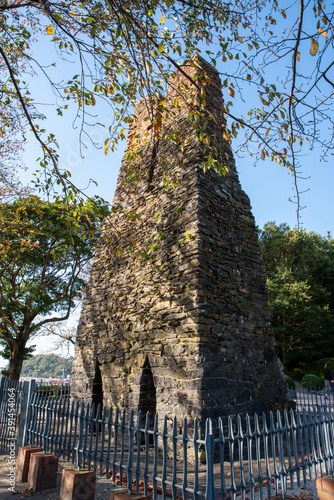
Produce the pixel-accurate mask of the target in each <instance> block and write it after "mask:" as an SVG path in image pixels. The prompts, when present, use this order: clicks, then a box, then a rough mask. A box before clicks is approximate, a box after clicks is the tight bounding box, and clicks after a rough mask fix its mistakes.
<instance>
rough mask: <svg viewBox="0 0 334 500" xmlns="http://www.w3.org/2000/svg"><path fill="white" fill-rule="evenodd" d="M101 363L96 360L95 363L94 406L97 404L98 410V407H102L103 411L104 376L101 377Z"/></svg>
mask: <svg viewBox="0 0 334 500" xmlns="http://www.w3.org/2000/svg"><path fill="white" fill-rule="evenodd" d="M100 366H101V363H100V362H99V360H98V359H97V360H96V363H95V375H94V378H93V387H92V404H93V403H95V408H96V409H97V407H98V405H101V410H102V406H103V387H102V376H101V369H100Z"/></svg>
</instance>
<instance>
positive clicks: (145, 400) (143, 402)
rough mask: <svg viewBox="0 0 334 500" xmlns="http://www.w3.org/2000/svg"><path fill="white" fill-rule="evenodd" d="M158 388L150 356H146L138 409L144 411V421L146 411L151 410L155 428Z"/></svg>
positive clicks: (151, 424) (151, 425)
mask: <svg viewBox="0 0 334 500" xmlns="http://www.w3.org/2000/svg"><path fill="white" fill-rule="evenodd" d="M156 408H157V402H156V390H155V385H154V381H153V374H152V370H151V366H150V362H149V360H148V357H147V356H146V359H145V362H144V365H143V372H142V375H141V377H140V392H139V405H138V409H139V410H141V411H142V415H143V422H145V420H144V419H145V418H146V413H147V412H148V411H149V412H150V427H151V428H153V424H154V417H155V414H156Z"/></svg>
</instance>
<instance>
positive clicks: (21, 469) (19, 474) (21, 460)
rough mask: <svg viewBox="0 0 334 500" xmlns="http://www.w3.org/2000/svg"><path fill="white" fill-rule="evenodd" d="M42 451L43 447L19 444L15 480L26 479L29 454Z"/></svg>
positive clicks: (23, 481) (25, 480)
mask: <svg viewBox="0 0 334 500" xmlns="http://www.w3.org/2000/svg"><path fill="white" fill-rule="evenodd" d="M41 451H43V448H37V447H32V446H20V448H19V450H18V453H17V459H16V468H15V480H16V481H22V483H26V482H27V481H28V473H29V464H30V456H31V454H32V453H37V452H41Z"/></svg>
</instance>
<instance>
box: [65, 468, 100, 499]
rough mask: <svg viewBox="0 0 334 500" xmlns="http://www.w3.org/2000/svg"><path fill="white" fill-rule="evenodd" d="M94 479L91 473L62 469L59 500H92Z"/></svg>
mask: <svg viewBox="0 0 334 500" xmlns="http://www.w3.org/2000/svg"><path fill="white" fill-rule="evenodd" d="M95 479H96V478H95V474H94V472H92V471H90V472H88V471H87V470H78V469H77V468H75V467H73V468H68V469H63V474H62V477H61V487H60V496H59V500H94V498H95Z"/></svg>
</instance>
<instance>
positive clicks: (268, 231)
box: [260, 222, 334, 370]
mask: <svg viewBox="0 0 334 500" xmlns="http://www.w3.org/2000/svg"><path fill="white" fill-rule="evenodd" d="M260 244H261V249H262V256H263V263H264V267H265V271H266V275H267V286H268V294H269V306H270V311H271V316H272V323H273V329H274V335H275V338H276V346H277V351H278V354H279V356H280V358H281V360H282V362H283V365H284V367H285V369H286V370H291V369H293V368H302V369H307V368H308V367H309V366H310V365H311V364H312V363H314V362H316V361H318V360H319V359H323V358H332V357H334V335H333V333H334V312H333V305H334V240H333V239H332V238H331V237H330V235H327V237H322V236H320V235H319V234H316V233H314V232H306V231H302V230H299V231H298V230H297V229H290V227H289V226H288V225H287V224H280V225H278V226H277V225H276V224H275V223H274V222H268V223H267V224H265V226H264V228H263V231H262V232H261V234H260Z"/></svg>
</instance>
